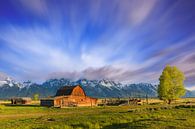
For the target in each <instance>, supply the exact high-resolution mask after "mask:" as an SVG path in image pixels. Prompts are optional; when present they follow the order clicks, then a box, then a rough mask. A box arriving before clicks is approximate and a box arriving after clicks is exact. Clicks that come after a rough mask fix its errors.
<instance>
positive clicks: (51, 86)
mask: <svg viewBox="0 0 195 129" xmlns="http://www.w3.org/2000/svg"><path fill="white" fill-rule="evenodd" d="M66 85H69V86H73V85H81V86H82V87H83V89H84V90H85V92H86V94H87V95H88V96H91V97H97V98H109V97H145V96H146V95H147V96H148V97H157V86H156V85H152V84H150V83H138V84H122V83H120V82H115V81H111V80H107V79H102V80H87V79H79V80H76V81H73V80H70V79H65V78H60V79H55V78H54V79H49V80H46V81H45V82H43V83H42V84H37V83H33V82H31V81H26V82H23V83H19V82H16V81H14V80H12V79H11V78H6V79H5V80H4V81H0V98H1V99H5V98H10V97H19V96H23V97H33V95H34V94H39V95H40V97H41V98H43V97H48V96H53V95H55V93H56V91H57V90H58V89H59V88H60V87H62V86H66ZM191 96H195V94H194V93H193V92H190V91H187V93H186V97H191Z"/></svg>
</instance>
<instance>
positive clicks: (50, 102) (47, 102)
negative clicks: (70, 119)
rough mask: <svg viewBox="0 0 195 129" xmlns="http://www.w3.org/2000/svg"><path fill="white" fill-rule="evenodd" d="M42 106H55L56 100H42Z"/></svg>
mask: <svg viewBox="0 0 195 129" xmlns="http://www.w3.org/2000/svg"><path fill="white" fill-rule="evenodd" d="M41 106H48V107H51V106H54V100H41Z"/></svg>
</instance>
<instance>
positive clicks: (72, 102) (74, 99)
mask: <svg viewBox="0 0 195 129" xmlns="http://www.w3.org/2000/svg"><path fill="white" fill-rule="evenodd" d="M96 105H97V99H94V98H90V97H86V96H73V95H70V96H66V97H59V98H56V99H55V101H54V106H56V107H67V106H69V107H72V106H96Z"/></svg>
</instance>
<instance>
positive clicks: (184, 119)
mask: <svg viewBox="0 0 195 129" xmlns="http://www.w3.org/2000/svg"><path fill="white" fill-rule="evenodd" d="M185 101H189V100H182V101H180V103H173V104H172V105H165V104H154V105H137V106H115V107H110V106H106V107H75V108H63V109H60V108H47V107H40V106H38V105H26V106H5V105H3V104H1V105H0V129H4V128H10V129H11V128H12V129H13V128H19V129H25V128H40V129H42V128H48V129H53V128H56V129H58V128H59V129H60V128H63V129H72V128H77V129H99V128H102V129H118V128H138V129H141V128H148V129H151V128H153V129H158V128H162V129H165V128H167V129H168V128H170V129H174V128H179V129H185V128H186V129H195V106H194V105H193V103H192V104H190V105H186V104H185V103H182V102H185ZM177 105H180V106H177Z"/></svg>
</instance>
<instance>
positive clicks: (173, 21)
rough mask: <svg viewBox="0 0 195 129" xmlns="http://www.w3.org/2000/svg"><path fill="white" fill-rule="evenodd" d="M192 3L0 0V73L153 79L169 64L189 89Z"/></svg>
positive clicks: (194, 75) (194, 74)
mask: <svg viewBox="0 0 195 129" xmlns="http://www.w3.org/2000/svg"><path fill="white" fill-rule="evenodd" d="M194 7H195V1H194V0H73V1H71V0H28V1H27V0H1V1H0V71H1V73H2V74H3V73H5V74H7V75H10V76H12V77H13V78H15V79H16V80H18V81H25V80H32V81H37V82H40V81H44V80H46V79H49V78H56V77H57V78H59V77H65V78H71V79H78V78H87V79H103V78H106V79H111V80H115V81H121V82H124V83H138V82H148V83H158V78H159V76H160V74H161V72H162V69H163V68H164V67H165V65H167V64H170V65H175V66H177V67H178V68H179V69H181V70H182V71H183V72H184V73H185V76H186V81H185V85H186V86H187V87H188V88H191V89H192V87H195V53H194V51H195V8H194ZM194 89H195V88H194Z"/></svg>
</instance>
